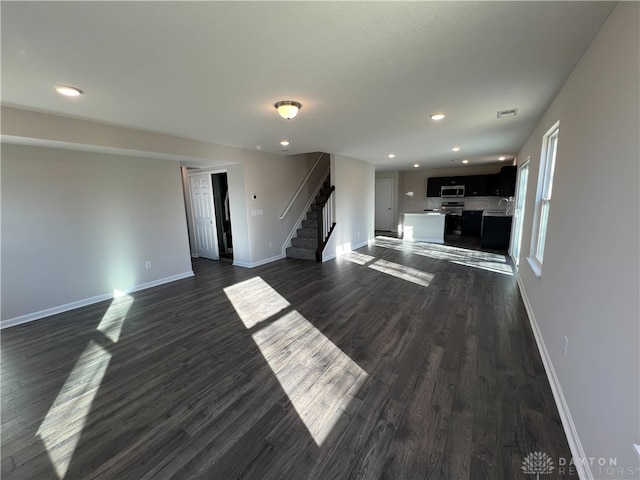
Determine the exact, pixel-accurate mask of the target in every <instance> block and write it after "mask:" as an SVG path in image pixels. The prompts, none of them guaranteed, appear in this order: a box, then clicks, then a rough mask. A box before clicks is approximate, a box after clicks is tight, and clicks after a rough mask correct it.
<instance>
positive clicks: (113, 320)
mask: <svg viewBox="0 0 640 480" xmlns="http://www.w3.org/2000/svg"><path fill="white" fill-rule="evenodd" d="M132 304H133V297H132V296H131V295H127V294H126V293H123V292H121V291H119V290H114V292H113V301H112V302H111V305H109V309H108V310H107V311H106V312H105V314H104V315H103V317H102V320H100V325H98V331H100V332H102V333H104V334H105V335H106V336H107V337H108V338H109V340H111V341H112V342H113V343H117V342H118V340H119V339H120V334H121V333H122V327H123V325H124V319H125V318H126V316H127V313H129V309H130V308H131V305H132Z"/></svg>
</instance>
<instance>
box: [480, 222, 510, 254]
mask: <svg viewBox="0 0 640 480" xmlns="http://www.w3.org/2000/svg"><path fill="white" fill-rule="evenodd" d="M511 222H512V217H511V216H507V215H497V216H493V215H485V216H484V217H482V235H481V237H480V245H482V246H483V247H484V248H495V249H496V250H507V249H508V248H509V242H510V241H511Z"/></svg>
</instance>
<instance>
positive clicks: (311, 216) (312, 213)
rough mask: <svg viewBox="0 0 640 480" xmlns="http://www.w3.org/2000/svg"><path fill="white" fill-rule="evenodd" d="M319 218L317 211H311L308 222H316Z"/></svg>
mask: <svg viewBox="0 0 640 480" xmlns="http://www.w3.org/2000/svg"><path fill="white" fill-rule="evenodd" d="M317 218H318V211H317V210H309V211H308V212H307V220H316V219H317Z"/></svg>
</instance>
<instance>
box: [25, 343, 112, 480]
mask: <svg viewBox="0 0 640 480" xmlns="http://www.w3.org/2000/svg"><path fill="white" fill-rule="evenodd" d="M110 360H111V354H110V353H109V352H108V351H107V350H105V349H104V348H103V347H101V346H100V345H99V344H97V343H96V342H94V341H93V340H91V341H90V342H89V345H87V348H85V350H84V352H82V355H81V356H80V358H79V359H78V361H77V362H76V364H75V366H74V367H73V370H72V371H71V373H70V374H69V376H68V377H67V380H66V381H65V383H64V386H63V387H62V389H61V390H60V393H58V396H57V397H56V400H55V401H54V402H53V405H52V407H51V408H50V409H49V411H48V412H47V416H46V417H45V419H44V421H43V422H42V424H41V425H40V427H39V428H38V431H37V432H36V434H37V435H38V436H40V439H41V440H42V443H43V444H44V446H45V448H46V449H47V453H48V455H49V458H50V459H51V463H52V465H53V467H54V468H55V470H56V473H57V474H58V478H59V479H63V478H64V477H65V475H66V474H67V470H68V469H69V465H70V464H71V458H72V457H73V453H74V451H75V449H76V447H77V445H78V441H79V440H80V436H81V435H82V429H83V428H84V424H85V422H86V419H87V416H88V415H89V412H90V411H91V404H92V403H93V400H94V398H95V396H96V393H98V390H99V388H100V384H101V383H102V378H103V377H104V374H105V372H106V371H107V367H108V366H109V361H110Z"/></svg>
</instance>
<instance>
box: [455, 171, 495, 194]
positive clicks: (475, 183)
mask: <svg viewBox="0 0 640 480" xmlns="http://www.w3.org/2000/svg"><path fill="white" fill-rule="evenodd" d="M487 177H488V175H468V176H466V177H462V178H463V179H464V182H463V185H464V186H465V192H464V194H465V196H467V197H486V196H487V195H491V194H490V193H489V191H488V187H489V183H488V178H487Z"/></svg>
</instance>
